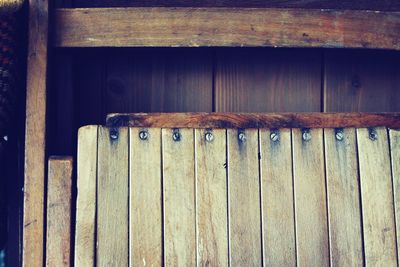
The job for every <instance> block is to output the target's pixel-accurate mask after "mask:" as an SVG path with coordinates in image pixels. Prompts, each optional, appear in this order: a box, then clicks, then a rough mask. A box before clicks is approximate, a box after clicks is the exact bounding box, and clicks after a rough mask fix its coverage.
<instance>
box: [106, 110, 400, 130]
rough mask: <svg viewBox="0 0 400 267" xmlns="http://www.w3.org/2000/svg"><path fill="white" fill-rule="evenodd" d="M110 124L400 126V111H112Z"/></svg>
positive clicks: (190, 126)
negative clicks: (115, 112) (128, 112)
mask: <svg viewBox="0 0 400 267" xmlns="http://www.w3.org/2000/svg"><path fill="white" fill-rule="evenodd" d="M107 125H108V126H111V127H120V126H131V127H162V128H338V127H378V126H386V127H390V128H400V113H149V114H147V113H133V114H109V115H108V116H107Z"/></svg>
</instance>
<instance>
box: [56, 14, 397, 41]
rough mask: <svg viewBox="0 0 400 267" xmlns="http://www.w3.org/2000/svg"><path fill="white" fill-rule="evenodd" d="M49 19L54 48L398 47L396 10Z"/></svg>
mask: <svg viewBox="0 0 400 267" xmlns="http://www.w3.org/2000/svg"><path fill="white" fill-rule="evenodd" d="M55 16H56V21H55V22H56V25H55V36H54V37H55V38H54V40H53V44H54V45H55V46H58V47H135V46H136V47H143V46H152V47H165V46H171V47H175V46H181V47H182V46H189V47H198V46H236V47H241V46H279V47H338V48H344V47H348V48H386V49H400V44H399V42H398V38H399V32H398V29H399V27H400V13H396V12H391V13H390V12H366V11H337V10H336V11H335V10H324V9H323V10H303V9H263V8H259V9H248V8H234V9H232V8H97V9H96V8H92V9H58V10H57V11H56V14H55ZM227 21H229V23H226V22H227ZM360 32H362V33H363V34H359V33H360ZM249 36H250V38H249ZM267 37H268V38H267Z"/></svg>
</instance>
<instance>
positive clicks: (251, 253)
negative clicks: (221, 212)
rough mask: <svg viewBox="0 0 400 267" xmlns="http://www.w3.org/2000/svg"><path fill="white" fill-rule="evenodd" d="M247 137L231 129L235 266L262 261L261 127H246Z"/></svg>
mask: <svg viewBox="0 0 400 267" xmlns="http://www.w3.org/2000/svg"><path fill="white" fill-rule="evenodd" d="M244 134H245V136H246V140H245V141H244V142H241V141H239V139H238V135H239V133H238V130H233V129H228V131H227V138H228V141H227V142H228V190H229V192H228V207H229V257H230V264H231V265H232V266H260V265H261V264H262V241H261V217H260V209H261V201H260V180H259V179H260V177H259V171H258V170H259V165H258V164H259V162H258V130H257V129H247V130H246V131H245V133H244Z"/></svg>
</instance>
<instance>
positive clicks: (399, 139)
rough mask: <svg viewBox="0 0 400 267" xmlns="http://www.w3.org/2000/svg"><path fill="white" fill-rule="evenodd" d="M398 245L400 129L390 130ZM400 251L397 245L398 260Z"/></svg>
mask: <svg viewBox="0 0 400 267" xmlns="http://www.w3.org/2000/svg"><path fill="white" fill-rule="evenodd" d="M389 136H390V152H391V160H392V162H391V163H392V179H393V195H394V211H395V213H394V214H395V219H396V234H397V246H399V243H400V130H393V129H390V130H389ZM399 259H400V251H399V248H398V247H397V261H399Z"/></svg>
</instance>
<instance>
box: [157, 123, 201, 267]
mask: <svg viewBox="0 0 400 267" xmlns="http://www.w3.org/2000/svg"><path fill="white" fill-rule="evenodd" d="M173 135H174V133H173V130H171V129H163V130H162V161H163V185H164V188H163V189H164V257H165V259H164V262H165V265H166V266H195V265H196V229H195V227H196V211H195V174H194V131H193V129H181V130H180V131H179V133H177V132H175V136H176V141H175V140H173Z"/></svg>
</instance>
